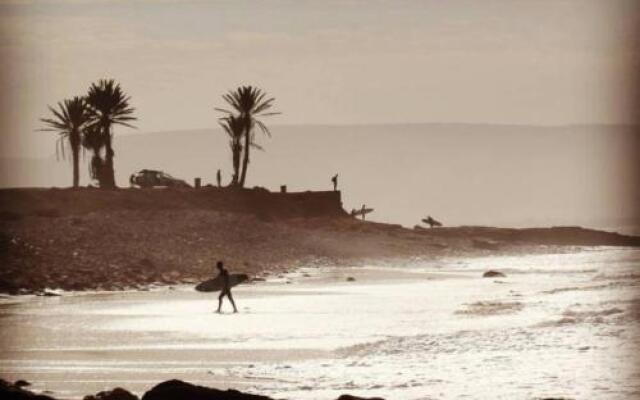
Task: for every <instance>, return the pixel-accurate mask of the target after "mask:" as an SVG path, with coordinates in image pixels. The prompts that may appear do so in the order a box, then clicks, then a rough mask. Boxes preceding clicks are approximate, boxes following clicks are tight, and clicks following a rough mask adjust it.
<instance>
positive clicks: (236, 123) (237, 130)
mask: <svg viewBox="0 0 640 400" xmlns="http://www.w3.org/2000/svg"><path fill="white" fill-rule="evenodd" d="M219 123H220V126H222V129H224V131H225V132H226V133H227V135H228V136H229V147H230V148H231V159H232V162H233V178H232V179H231V186H237V185H238V179H239V177H240V157H241V155H242V138H243V135H244V124H243V121H242V120H241V119H240V118H238V117H236V116H234V115H227V116H226V117H223V118H220V121H219Z"/></svg>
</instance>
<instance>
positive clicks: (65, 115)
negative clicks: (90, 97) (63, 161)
mask: <svg viewBox="0 0 640 400" xmlns="http://www.w3.org/2000/svg"><path fill="white" fill-rule="evenodd" d="M49 110H50V111H51V113H52V114H53V118H42V119H40V120H41V121H42V122H44V123H45V124H46V125H47V128H43V129H41V130H42V131H53V132H58V135H59V138H58V140H57V141H56V156H58V154H59V153H58V149H60V153H62V158H65V154H64V148H65V146H66V144H67V143H68V145H69V148H70V149H71V157H72V160H73V187H74V188H77V187H78V185H79V182H80V173H79V164H80V148H81V144H82V133H83V130H84V128H85V127H86V125H87V123H88V122H89V120H90V117H91V113H90V110H89V106H88V105H87V102H86V100H85V99H84V98H83V97H78V96H76V97H74V98H72V99H66V100H64V101H62V102H58V109H55V108H53V107H51V106H49Z"/></svg>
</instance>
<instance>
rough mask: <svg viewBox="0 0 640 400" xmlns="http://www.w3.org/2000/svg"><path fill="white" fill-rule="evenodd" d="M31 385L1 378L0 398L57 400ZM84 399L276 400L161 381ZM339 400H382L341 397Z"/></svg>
mask: <svg viewBox="0 0 640 400" xmlns="http://www.w3.org/2000/svg"><path fill="white" fill-rule="evenodd" d="M28 385H29V384H28V382H25V381H18V382H16V383H14V384H11V383H9V382H6V381H4V380H1V379H0V399H3V400H56V399H55V398H54V397H50V396H48V395H45V394H36V393H33V392H31V391H29V390H27V389H25V388H24V387H25V386H28ZM84 400H273V399H272V398H271V397H267V396H260V395H256V394H250V393H243V392H239V391H237V390H233V389H229V390H218V389H212V388H208V387H204V386H197V385H193V384H191V383H187V382H182V381H179V380H171V381H166V382H162V383H160V384H158V385H156V386H154V387H153V388H152V389H151V390H149V391H147V392H146V393H145V394H144V395H143V396H142V398H141V399H139V398H138V396H136V395H134V394H132V393H130V392H129V391H127V390H125V389H122V388H115V389H113V390H110V391H105V392H100V393H97V394H95V395H88V396H85V398H84ZM337 400H383V399H380V398H362V397H355V396H351V395H342V396H340V397H339V398H338V399H337Z"/></svg>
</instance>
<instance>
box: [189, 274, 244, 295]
mask: <svg viewBox="0 0 640 400" xmlns="http://www.w3.org/2000/svg"><path fill="white" fill-rule="evenodd" d="M248 279H249V276H248V275H247V274H229V284H230V285H231V287H234V286H236V285H239V284H241V283H242V282H244V281H246V280H248ZM222 284H223V282H222V277H221V276H216V277H215V278H212V279H208V280H206V281H204V282H201V283H199V284H198V285H197V286H196V290H197V291H198V292H218V291H220V290H222Z"/></svg>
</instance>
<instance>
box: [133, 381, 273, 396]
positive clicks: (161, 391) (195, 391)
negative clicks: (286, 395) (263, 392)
mask: <svg viewBox="0 0 640 400" xmlns="http://www.w3.org/2000/svg"><path fill="white" fill-rule="evenodd" d="M142 400H273V399H272V398H271V397H266V396H259V395H255V394H249V393H242V392H239V391H237V390H232V389H229V390H218V389H212V388H208V387H204V386H197V385H193V384H191V383H187V382H182V381H179V380H175V379H174V380H170V381H166V382H162V383H160V384H158V385H156V386H154V387H153V388H152V389H151V390H149V391H148V392H146V393H145V394H144V396H142Z"/></svg>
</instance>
